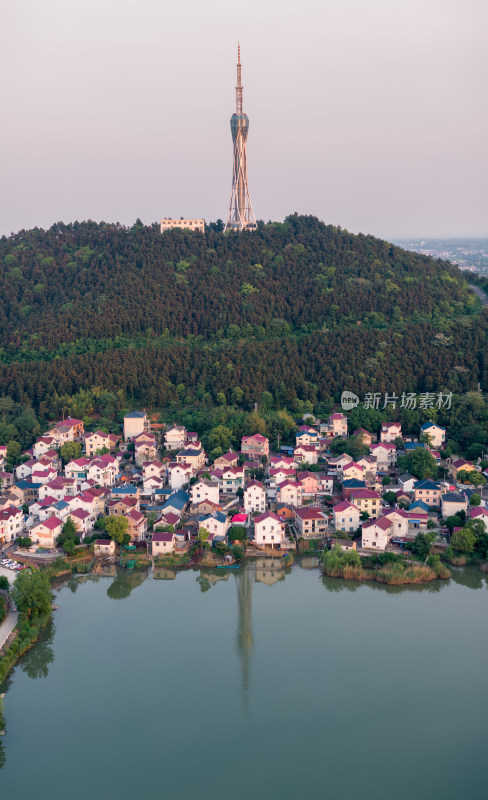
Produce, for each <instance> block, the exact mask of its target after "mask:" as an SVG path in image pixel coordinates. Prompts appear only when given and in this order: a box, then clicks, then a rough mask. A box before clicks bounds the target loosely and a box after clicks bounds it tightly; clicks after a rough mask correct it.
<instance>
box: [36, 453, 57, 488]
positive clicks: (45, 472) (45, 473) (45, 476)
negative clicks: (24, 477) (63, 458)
mask: <svg viewBox="0 0 488 800" xmlns="http://www.w3.org/2000/svg"><path fill="white" fill-rule="evenodd" d="M43 460H44V459H43ZM57 476H58V470H57V469H56V467H54V466H53V465H52V464H51V465H50V466H45V465H43V464H40V462H39V466H35V467H32V475H31V480H32V483H49V481H53V480H54V479H55V478H57Z"/></svg>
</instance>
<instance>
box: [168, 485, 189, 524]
mask: <svg viewBox="0 0 488 800" xmlns="http://www.w3.org/2000/svg"><path fill="white" fill-rule="evenodd" d="M189 502H190V495H189V494H188V493H187V492H183V491H182V490H179V491H178V492H173V494H172V495H170V497H168V499H167V500H166V502H165V503H164V504H163V507H162V509H161V511H162V513H163V514H176V515H177V516H178V517H180V518H181V517H182V516H183V514H184V512H185V509H186V508H187V506H188V503H189Z"/></svg>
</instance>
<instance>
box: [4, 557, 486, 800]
mask: <svg viewBox="0 0 488 800" xmlns="http://www.w3.org/2000/svg"><path fill="white" fill-rule="evenodd" d="M305 563H306V562H305ZM487 588H488V586H487V582H486V578H485V576H483V575H481V574H480V573H475V572H474V571H473V572H471V571H469V570H465V571H464V572H460V573H459V574H458V575H456V576H455V577H454V579H453V580H451V581H450V582H449V583H436V584H435V585H429V586H427V587H422V588H404V589H389V588H386V587H381V586H378V585H374V584H371V585H358V584H355V583H351V582H345V581H338V580H333V579H325V580H324V579H323V578H321V577H320V575H319V573H318V571H317V570H307V569H304V568H303V566H298V565H295V566H294V567H293V568H292V569H291V570H288V571H287V572H286V573H285V572H284V571H283V570H282V569H280V566H279V564H278V563H277V564H276V565H274V566H271V565H269V564H268V565H267V567H266V568H262V565H261V564H260V562H259V563H258V564H256V563H254V564H249V565H248V566H246V567H245V568H244V569H242V570H240V571H239V572H234V571H225V572H224V570H216V571H214V572H208V571H205V572H202V573H201V574H200V573H198V572H184V573H179V574H178V575H176V576H175V575H174V573H173V574H172V573H171V572H170V571H169V570H159V571H156V572H155V573H154V574H153V575H150V576H149V577H146V575H145V574H140V573H139V574H136V573H127V572H122V573H119V575H118V576H115V577H114V576H112V577H94V576H91V577H89V578H85V579H77V580H72V581H70V583H69V585H67V586H64V587H63V588H62V589H60V590H59V591H58V593H57V599H56V602H57V604H58V605H59V606H60V608H59V611H56V612H55V618H54V624H53V626H52V628H51V629H50V630H49V631H47V633H46V635H45V636H44V639H43V641H41V642H40V643H38V644H37V645H36V646H35V647H34V648H33V649H32V650H31V651H30V652H29V653H28V654H27V655H26V657H25V658H24V659H23V660H22V662H21V663H19V665H18V666H17V667H16V669H15V671H14V673H13V674H12V676H11V677H10V679H9V680H8V682H7V693H6V697H5V712H6V721H7V735H6V736H5V737H4V738H3V739H2V740H0V742H1V743H0V748H1V752H0V761H2V760H3V769H1V770H0V796H1V797H5V798H7V797H18V798H20V800H22V798H27V797H29V796H34V797H36V800H44V798H46V800H47V798H49V800H58V799H61V798H62V799H63V800H64V798H69V800H78V799H79V798H80V799H81V798H109V799H111V798H114V800H126V798H127V799H128V798H131V800H132V798H152V797H157V798H159V797H162V798H176V799H177V800H179V798H181V799H182V800H187V799H188V800H189V799H190V798H209V799H211V800H220V798H237V800H240V798H243V800H244V799H245V800H249V798H279V800H288V798H290V799H291V798H297V797H298V798H312V797H320V798H322V797H329V798H331V800H337V798H339V799H341V798H347V799H349V798H353V797H354V796H357V797H360V798H362V800H363V799H366V800H369V798H375V799H377V798H390V797H394V798H396V799H398V798H399V800H403V798H408V800H411V799H412V798H422V800H423V798H433V799H434V800H436V799H437V798H439V800H440V799H441V798H442V800H451V798H452V800H458V799H459V798H478V797H479V798H482V797H486V794H487V778H486V766H485V765H486V745H487V721H488V720H487V700H486V674H487V667H488V615H487V608H488V591H487Z"/></svg>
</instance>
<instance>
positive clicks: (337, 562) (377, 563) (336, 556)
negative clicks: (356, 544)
mask: <svg viewBox="0 0 488 800" xmlns="http://www.w3.org/2000/svg"><path fill="white" fill-rule="evenodd" d="M322 569H323V571H324V573H325V575H327V576H328V577H330V578H344V579H345V580H353V581H377V582H378V583H386V584H388V585H390V586H401V585H402V584H411V583H428V582H429V581H434V580H437V579H439V578H440V579H443V580H447V579H448V578H450V577H451V573H450V572H449V570H448V569H447V567H446V566H445V565H444V564H442V562H441V561H440V559H439V558H438V557H435V556H434V557H430V558H429V559H428V563H427V564H418V563H411V562H410V561H407V559H406V558H405V557H404V556H400V555H396V554H394V553H381V554H378V555H376V556H371V557H362V558H361V557H360V556H359V553H357V552H356V551H354V550H348V551H346V552H343V551H342V550H341V549H340V547H338V546H337V547H335V548H334V549H333V550H330V551H328V552H326V553H324V554H323V556H322Z"/></svg>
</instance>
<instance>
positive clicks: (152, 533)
mask: <svg viewBox="0 0 488 800" xmlns="http://www.w3.org/2000/svg"><path fill="white" fill-rule="evenodd" d="M155 419H157V415H150V414H148V413H146V412H145V411H132V412H129V413H128V414H126V415H125V417H124V423H123V431H122V432H121V434H120V435H116V434H109V433H105V432H103V431H100V430H97V431H94V432H85V430H84V423H83V421H81V420H78V419H72V418H70V417H68V418H67V419H63V420H60V421H58V422H57V423H56V424H54V425H53V426H52V427H51V428H50V430H48V431H46V433H45V434H44V435H43V436H41V437H39V438H38V439H37V440H36V441H35V443H34V444H33V446H32V448H30V449H29V450H28V451H27V452H25V453H24V454H23V455H24V459H25V460H24V461H23V462H22V463H21V464H19V465H18V466H17V467H16V468H15V470H14V471H13V472H6V471H4V469H3V468H4V461H5V458H6V447H5V446H0V480H1V481H2V489H1V496H0V546H1V548H2V551H3V555H4V556H6V555H8V556H9V557H11V558H14V559H15V558H18V559H20V562H18V563H20V564H22V559H24V561H25V559H26V558H28V559H29V560H30V561H31V562H32V561H35V560H36V559H39V560H42V559H46V558H49V557H53V556H54V555H57V554H58V555H59V554H63V550H62V544H60V539H59V537H61V542H62V533H63V530H65V529H66V523H67V521H68V520H70V521H71V523H72V525H74V528H75V529H76V534H77V543H79V544H81V545H83V544H87V543H90V544H91V545H92V547H93V551H94V555H95V556H101V557H106V556H113V555H114V554H115V552H116V549H117V542H116V541H115V539H114V538H109V536H108V535H107V534H104V529H103V526H102V525H101V524H100V520H106V519H107V518H110V517H114V516H116V517H122V518H124V519H125V520H126V523H127V524H126V525H125V523H124V529H125V530H126V531H127V534H126V537H125V539H126V543H127V545H128V546H130V547H131V548H132V549H136V550H138V549H139V550H140V549H141V548H142V549H144V552H145V553H147V554H149V555H152V556H153V557H154V558H156V559H158V560H161V559H164V558H167V557H174V556H175V554H176V555H183V554H184V553H186V552H188V550H189V548H190V547H191V545H192V543H194V542H195V541H197V540H199V541H200V542H202V541H203V543H204V545H205V548H206V549H207V550H209V551H214V552H215V553H216V554H222V555H223V554H224V553H227V556H226V557H227V559H228V560H229V561H231V560H233V556H232V552H231V551H230V550H229V548H228V545H229V544H231V545H232V544H238V545H240V546H243V554H244V553H246V554H248V555H259V554H260V553H261V554H262V553H264V554H269V555H276V554H277V553H276V551H280V553H281V554H287V553H293V552H296V551H297V550H298V552H303V551H308V552H310V551H311V550H312V551H314V550H323V549H324V548H328V547H333V546H337V545H338V546H339V547H340V548H341V549H342V550H351V549H353V550H357V551H360V552H362V553H363V554H368V553H375V552H384V551H387V550H391V551H399V550H401V549H402V548H403V547H405V545H406V544H407V543H408V542H409V541H412V540H414V539H415V537H416V535H417V534H418V533H419V532H425V531H429V533H432V534H434V535H435V540H436V544H438V546H439V547H443V546H444V547H446V546H447V543H448V542H449V540H450V535H451V534H452V533H453V532H454V533H455V532H456V530H457V528H456V527H454V528H453V527H452V526H451V527H446V521H449V520H450V519H451V520H452V519H453V518H454V519H456V520H457V519H459V520H461V521H464V520H466V521H469V520H480V521H481V522H483V524H484V526H485V529H486V531H487V532H488V510H487V509H486V498H485V497H484V494H485V492H484V491H483V486H484V484H485V482H486V472H485V473H484V474H483V472H482V467H481V466H480V465H479V464H476V463H474V462H469V461H466V460H464V459H462V458H456V457H452V458H449V459H446V460H442V459H441V455H440V451H441V450H442V449H443V446H444V444H445V440H446V431H445V429H444V428H442V427H440V426H438V425H436V424H435V423H433V422H425V423H424V424H423V425H422V426H421V428H420V430H419V432H418V436H417V437H412V436H406V437H405V439H403V438H402V430H401V425H400V423H396V422H384V423H382V424H381V429H380V430H379V431H378V432H372V431H367V430H365V429H359V430H354V431H349V430H348V420H347V416H346V415H345V414H343V413H342V412H340V411H339V412H335V413H331V414H330V416H329V417H328V418H327V419H326V420H325V421H319V420H316V419H315V418H314V417H313V416H311V415H308V416H307V417H306V419H305V420H300V421H298V422H297V429H296V436H295V443H294V445H289V446H288V445H285V446H282V447H280V449H279V452H275V453H272V452H270V446H269V440H268V439H267V438H266V437H265V436H263V435H262V434H259V433H257V434H254V435H249V436H243V438H242V442H241V448H240V451H239V452H233V451H229V452H226V453H225V454H223V455H221V456H219V457H218V458H216V459H215V460H214V461H213V463H208V459H207V456H206V453H205V451H204V449H203V447H202V445H201V442H200V441H199V438H198V435H197V434H196V433H194V432H191V431H187V430H186V429H185V427H184V426H181V425H176V424H171V425H166V426H165V425H161V424H158V423H157V422H155ZM349 437H351V439H350V441H351V445H352V442H353V441H354V442H357V441H360V442H361V443H362V445H363V449H365V450H366V449H367V450H368V451H369V453H368V454H367V455H363V456H361V457H358V458H357V460H354V459H353V457H352V456H351V455H350V454H348V453H347V441H348V438H349ZM338 439H343V440H344V448H343V449H344V450H345V452H342V453H341V454H340V455H333V454H332V453H331V449H330V448H331V444H332V442H333V441H336V442H337V440H338ZM68 442H69V443H78V444H79V445H81V448H80V447H78V448H77V449H78V450H80V449H81V455H80V456H79V457H76V458H72V459H70V460H68V461H67V463H65V464H64V466H63V463H62V458H61V452H63V446H65V445H66V443H68ZM418 448H420V449H423V450H426V451H427V452H429V453H430V454H431V456H432V457H433V459H435V462H436V464H438V465H439V466H440V467H441V469H440V471H439V472H440V474H443V475H444V477H442V478H441V479H435V480H433V479H431V478H424V479H417V478H416V477H414V476H413V475H411V474H409V473H408V472H402V471H401V470H400V469H399V468H398V465H397V460H398V458H399V457H401V456H404V455H405V454H408V453H412V452H413V451H416V450H417V449H418ZM68 450H69V448H68ZM64 452H66V447H64ZM65 460H66V459H65ZM107 530H110V526H108V527H107Z"/></svg>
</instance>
